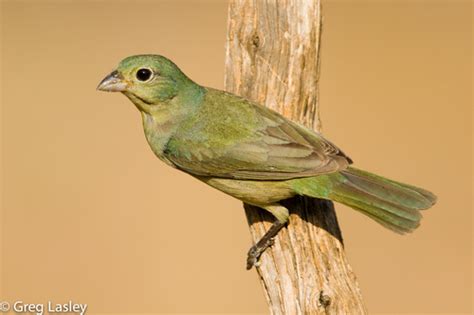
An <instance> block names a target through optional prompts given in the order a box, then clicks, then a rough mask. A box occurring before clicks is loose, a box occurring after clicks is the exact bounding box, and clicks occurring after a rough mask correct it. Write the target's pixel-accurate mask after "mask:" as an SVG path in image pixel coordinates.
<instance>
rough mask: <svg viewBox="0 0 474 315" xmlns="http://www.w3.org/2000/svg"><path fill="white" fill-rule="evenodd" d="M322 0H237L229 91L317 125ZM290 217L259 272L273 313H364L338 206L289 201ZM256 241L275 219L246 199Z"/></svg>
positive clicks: (228, 61)
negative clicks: (346, 251) (339, 224)
mask: <svg viewBox="0 0 474 315" xmlns="http://www.w3.org/2000/svg"><path fill="white" fill-rule="evenodd" d="M321 25H322V23H321V6H320V1H319V0H280V1H276V0H274V1H258V0H257V1H256V0H253V1H252V0H231V1H230V5H229V17H228V31H227V46H226V74H225V87H226V90H227V91H229V92H232V93H235V94H238V95H241V96H244V97H246V98H248V99H251V100H253V101H255V102H258V103H261V104H264V105H266V106H268V107H270V108H272V109H274V110H276V111H279V112H280V113H282V114H283V115H285V116H286V117H288V118H290V119H292V120H295V121H298V122H300V123H302V124H304V125H306V126H308V127H311V128H315V129H316V130H319V129H320V127H321V123H320V120H319V106H318V79H319V69H320V58H319V55H320V36H321ZM285 205H288V206H289V208H290V211H291V217H290V222H289V225H288V227H287V228H285V229H283V230H282V231H281V232H280V233H279V235H278V236H277V237H276V240H275V244H274V245H273V246H272V248H270V249H268V250H267V251H266V252H265V253H263V255H262V257H261V258H260V266H259V267H257V272H258V274H259V276H260V279H261V283H262V285H263V289H264V292H265V296H266V299H267V301H268V304H269V307H270V312H271V313H272V314H365V313H366V311H365V308H364V304H363V301H362V296H361V293H360V289H359V286H358V284H357V281H356V277H355V275H354V273H353V271H352V269H351V267H350V265H349V263H348V261H347V258H346V256H345V253H344V250H343V244H342V236H341V232H340V230H339V226H338V223H337V218H336V214H335V212H334V207H333V204H332V203H331V202H329V201H323V200H316V199H310V198H305V197H298V198H293V199H292V200H289V201H288V202H287V203H286V204H285ZM245 211H246V215H247V219H248V222H249V225H250V231H251V235H252V238H253V241H254V242H256V241H257V240H258V239H260V238H261V237H262V236H263V234H264V233H265V231H267V230H268V229H269V227H270V225H271V221H273V220H274V219H273V218H272V217H271V216H270V215H269V214H267V213H266V212H264V211H262V210H260V209H257V208H255V207H252V206H249V205H245Z"/></svg>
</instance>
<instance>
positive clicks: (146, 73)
mask: <svg viewBox="0 0 474 315" xmlns="http://www.w3.org/2000/svg"><path fill="white" fill-rule="evenodd" d="M152 75H153V72H151V70H150V69H147V68H142V69H138V71H137V79H138V80H139V81H148V80H150V78H151V76H152Z"/></svg>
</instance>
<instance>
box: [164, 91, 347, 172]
mask: <svg viewBox="0 0 474 315" xmlns="http://www.w3.org/2000/svg"><path fill="white" fill-rule="evenodd" d="M225 97H228V98H230V99H229V100H228V101H227V102H224V105H223V102H222V101H223V99H222V95H221V96H220V99H218V102H217V101H215V100H213V98H212V97H209V98H208V99H207V100H206V103H205V105H204V107H207V108H203V109H202V110H201V112H200V113H198V114H197V115H196V116H195V117H194V118H193V119H194V120H195V122H193V121H191V122H190V123H188V124H187V125H186V126H187V127H183V128H181V129H182V130H181V131H180V132H179V133H177V134H176V135H174V136H173V137H172V138H171V139H170V142H169V146H168V147H169V148H172V149H170V150H168V151H167V152H166V155H167V158H168V159H169V160H170V161H171V162H172V163H173V164H174V165H175V166H176V167H178V168H180V169H183V170H184V171H186V172H188V173H191V174H194V175H198V176H211V177H222V178H235V179H246V180H287V179H291V178H299V177H309V176H316V175H320V174H326V173H332V172H336V171H339V170H342V169H345V168H346V167H347V166H348V165H349V164H351V163H352V161H351V159H350V158H349V157H347V156H346V155H345V154H344V153H343V152H342V151H341V150H340V149H339V148H337V147H336V146H335V145H334V144H332V143H331V142H329V141H328V140H326V139H325V138H324V137H323V136H322V135H321V134H319V133H317V132H314V131H312V130H309V129H307V128H305V127H304V126H301V125H298V124H296V123H294V122H292V121H290V120H288V119H286V118H285V117H283V116H281V115H280V114H278V113H276V112H274V111H272V110H270V109H268V108H266V107H263V106H260V105H257V104H254V103H251V102H250V101H247V100H245V99H243V98H238V97H236V96H233V95H231V94H225ZM224 101H225V100H224ZM239 107H240V108H239ZM213 111H219V112H220V113H221V115H220V117H219V116H218V117H217V119H216V118H215V116H216V115H209V113H213ZM222 117H225V119H222ZM197 121H198V122H199V123H197ZM211 144H212V145H211Z"/></svg>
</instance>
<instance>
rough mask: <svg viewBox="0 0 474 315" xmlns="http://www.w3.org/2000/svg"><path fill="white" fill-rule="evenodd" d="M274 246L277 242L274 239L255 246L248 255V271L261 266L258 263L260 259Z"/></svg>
mask: <svg viewBox="0 0 474 315" xmlns="http://www.w3.org/2000/svg"><path fill="white" fill-rule="evenodd" d="M274 244H275V240H274V239H273V238H270V239H268V240H266V241H265V242H262V243H260V242H259V243H257V244H255V245H253V246H252V247H251V248H250V249H249V251H248V253H247V270H250V269H252V267H253V266H255V267H258V266H260V262H259V261H258V259H259V258H260V256H261V255H262V254H263V252H264V251H265V250H266V249H267V248H269V247H271V246H273V245H274Z"/></svg>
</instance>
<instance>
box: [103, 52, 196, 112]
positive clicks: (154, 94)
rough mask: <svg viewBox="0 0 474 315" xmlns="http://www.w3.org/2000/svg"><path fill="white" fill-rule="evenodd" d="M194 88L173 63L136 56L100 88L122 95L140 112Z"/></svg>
mask: <svg viewBox="0 0 474 315" xmlns="http://www.w3.org/2000/svg"><path fill="white" fill-rule="evenodd" d="M192 84H194V83H193V82H192V81H191V80H190V79H188V78H187V77H186V75H184V73H183V72H181V70H180V69H179V68H178V67H177V66H176V65H175V64H174V63H173V62H172V61H171V60H169V59H167V58H165V57H163V56H159V55H136V56H131V57H127V58H125V59H124V60H122V61H121V62H120V63H119V65H118V67H117V69H116V70H114V71H113V72H112V73H110V74H109V75H108V76H106V77H105V78H104V79H103V80H102V81H101V82H100V83H99V85H98V86H97V89H98V90H100V91H106V92H122V93H124V94H125V95H126V96H127V97H128V98H130V100H131V101H132V102H133V103H134V104H135V105H136V106H138V107H139V108H140V109H144V110H146V109H147V108H151V107H153V106H155V105H159V104H163V103H166V102H168V101H170V100H172V99H173V98H174V97H176V96H177V95H178V93H179V91H180V90H182V89H183V88H185V87H186V86H189V85H192Z"/></svg>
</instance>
